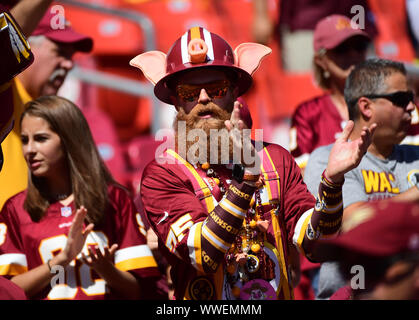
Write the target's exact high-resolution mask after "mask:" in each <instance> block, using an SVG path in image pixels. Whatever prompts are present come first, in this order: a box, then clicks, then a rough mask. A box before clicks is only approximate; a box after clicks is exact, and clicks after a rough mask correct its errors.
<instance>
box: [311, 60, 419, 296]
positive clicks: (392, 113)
mask: <svg viewBox="0 0 419 320" xmlns="http://www.w3.org/2000/svg"><path fill="white" fill-rule="evenodd" d="M413 99H414V96H413V93H412V92H411V91H409V86H408V82H407V78H406V69H405V67H404V65H403V64H402V63H399V62H395V61H390V60H384V59H370V60H366V61H364V62H362V63H360V64H359V65H357V66H356V67H355V69H354V70H353V71H352V72H351V74H350V75H349V77H348V79H347V80H346V86H345V100H346V103H347V105H348V110H349V117H350V119H351V120H353V121H354V123H355V127H354V130H353V132H352V134H351V135H350V137H349V138H350V139H351V140H354V139H357V138H358V137H359V136H360V132H361V130H362V128H363V127H364V126H368V125H370V124H372V123H377V128H376V130H375V133H374V136H373V139H372V143H371V145H370V147H369V148H368V152H367V153H366V154H365V156H364V158H363V159H362V161H361V162H360V164H359V165H358V167H357V168H355V169H353V170H352V171H350V172H348V173H347V174H345V185H344V187H343V191H342V192H343V205H344V217H343V219H344V220H345V219H346V218H347V217H348V216H349V215H350V214H351V212H352V211H353V210H354V209H356V208H357V207H358V206H359V205H361V204H362V203H363V202H366V201H372V200H378V199H386V198H390V197H391V198H393V199H397V200H399V201H416V202H417V201H419V189H418V186H419V169H418V168H419V147H418V146H412V145H399V143H400V142H401V141H402V140H403V139H404V138H405V137H406V135H407V133H408V130H409V128H410V122H411V113H412V112H413V110H414V109H415V105H414V103H413ZM331 147H332V144H330V145H328V146H323V147H320V148H318V149H316V150H315V151H314V152H313V153H312V155H311V156H310V159H309V161H308V164H307V167H306V173H305V176H304V181H305V182H306V184H307V187H308V189H309V190H310V191H311V192H312V193H315V192H317V191H316V190H315V184H316V183H318V182H319V179H320V178H319V177H320V175H321V173H322V170H324V169H325V168H326V164H327V162H326V161H325V159H327V157H328V155H329V152H330V150H331ZM325 157H326V158H325ZM343 285H344V282H343V279H342V278H341V277H340V273H339V270H338V266H337V265H336V264H333V263H324V264H322V266H321V270H320V279H319V293H318V296H317V297H318V298H319V299H328V298H329V297H330V296H331V295H332V294H333V293H334V292H336V291H337V290H338V289H339V288H340V287H341V286H343Z"/></svg>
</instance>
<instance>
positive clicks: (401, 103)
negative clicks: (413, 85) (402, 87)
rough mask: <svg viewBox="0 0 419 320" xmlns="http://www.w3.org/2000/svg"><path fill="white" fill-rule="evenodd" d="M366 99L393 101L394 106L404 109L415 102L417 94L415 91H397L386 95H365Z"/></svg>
mask: <svg viewBox="0 0 419 320" xmlns="http://www.w3.org/2000/svg"><path fill="white" fill-rule="evenodd" d="M364 97H365V98H368V99H379V98H383V99H387V100H389V101H391V102H392V103H393V104H394V105H396V106H398V107H402V108H406V107H407V106H408V104H409V103H410V102H413V103H414V101H415V94H414V93H413V91H396V92H393V93H386V94H370V95H365V96H364Z"/></svg>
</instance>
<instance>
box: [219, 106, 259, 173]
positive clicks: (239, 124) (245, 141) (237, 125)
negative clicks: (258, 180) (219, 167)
mask: <svg viewBox="0 0 419 320" xmlns="http://www.w3.org/2000/svg"><path fill="white" fill-rule="evenodd" d="M239 106H240V102H238V101H235V102H234V109H233V112H232V113H231V118H230V120H226V121H225V126H226V128H227V130H228V131H229V133H230V139H231V140H232V141H233V160H235V162H236V163H237V160H239V162H240V163H241V164H243V165H244V166H245V168H246V173H249V174H252V175H257V174H260V158H259V155H258V154H257V152H256V150H255V147H254V146H253V144H252V141H251V137H250V136H251V130H250V129H246V130H243V129H244V128H245V124H244V122H243V120H241V118H240V107H239Z"/></svg>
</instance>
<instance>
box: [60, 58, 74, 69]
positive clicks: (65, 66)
mask: <svg viewBox="0 0 419 320" xmlns="http://www.w3.org/2000/svg"><path fill="white" fill-rule="evenodd" d="M73 67H74V62H73V60H72V59H69V58H65V59H64V60H63V61H62V62H61V68H63V69H66V70H71V69H73Z"/></svg>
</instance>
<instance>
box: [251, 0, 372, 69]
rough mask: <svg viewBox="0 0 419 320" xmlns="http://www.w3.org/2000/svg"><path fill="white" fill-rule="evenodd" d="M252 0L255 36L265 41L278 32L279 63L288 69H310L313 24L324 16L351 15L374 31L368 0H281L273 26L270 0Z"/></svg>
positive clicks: (256, 38) (350, 16) (367, 28)
mask: <svg viewBox="0 0 419 320" xmlns="http://www.w3.org/2000/svg"><path fill="white" fill-rule="evenodd" d="M253 1H254V4H255V6H254V9H255V10H254V14H255V16H254V23H253V34H254V39H255V41H257V42H260V43H268V40H269V39H270V38H271V37H272V34H273V33H274V34H275V35H276V36H278V38H279V43H280V49H281V56H282V66H283V69H284V70H285V71H288V72H310V70H311V66H312V62H311V57H312V56H313V55H314V54H315V53H316V52H315V51H316V50H315V49H314V51H313V46H312V43H313V38H315V36H314V34H313V31H314V30H315V27H316V24H317V23H318V22H319V21H320V20H322V19H324V18H325V17H327V16H330V15H333V14H338V15H343V16H346V17H348V18H353V19H354V22H356V23H360V22H364V23H365V31H366V32H367V33H368V34H369V35H370V36H371V37H374V36H375V34H376V32H377V31H376V28H375V25H374V23H373V17H372V13H371V11H370V9H369V6H368V1H367V0H343V1H334V0H281V1H280V5H279V21H278V24H279V25H278V26H274V25H273V22H272V21H271V20H270V18H269V15H268V10H267V6H268V5H269V0H253ZM360 9H361V10H362V11H360ZM358 14H359V15H358ZM362 27H364V26H362Z"/></svg>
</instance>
